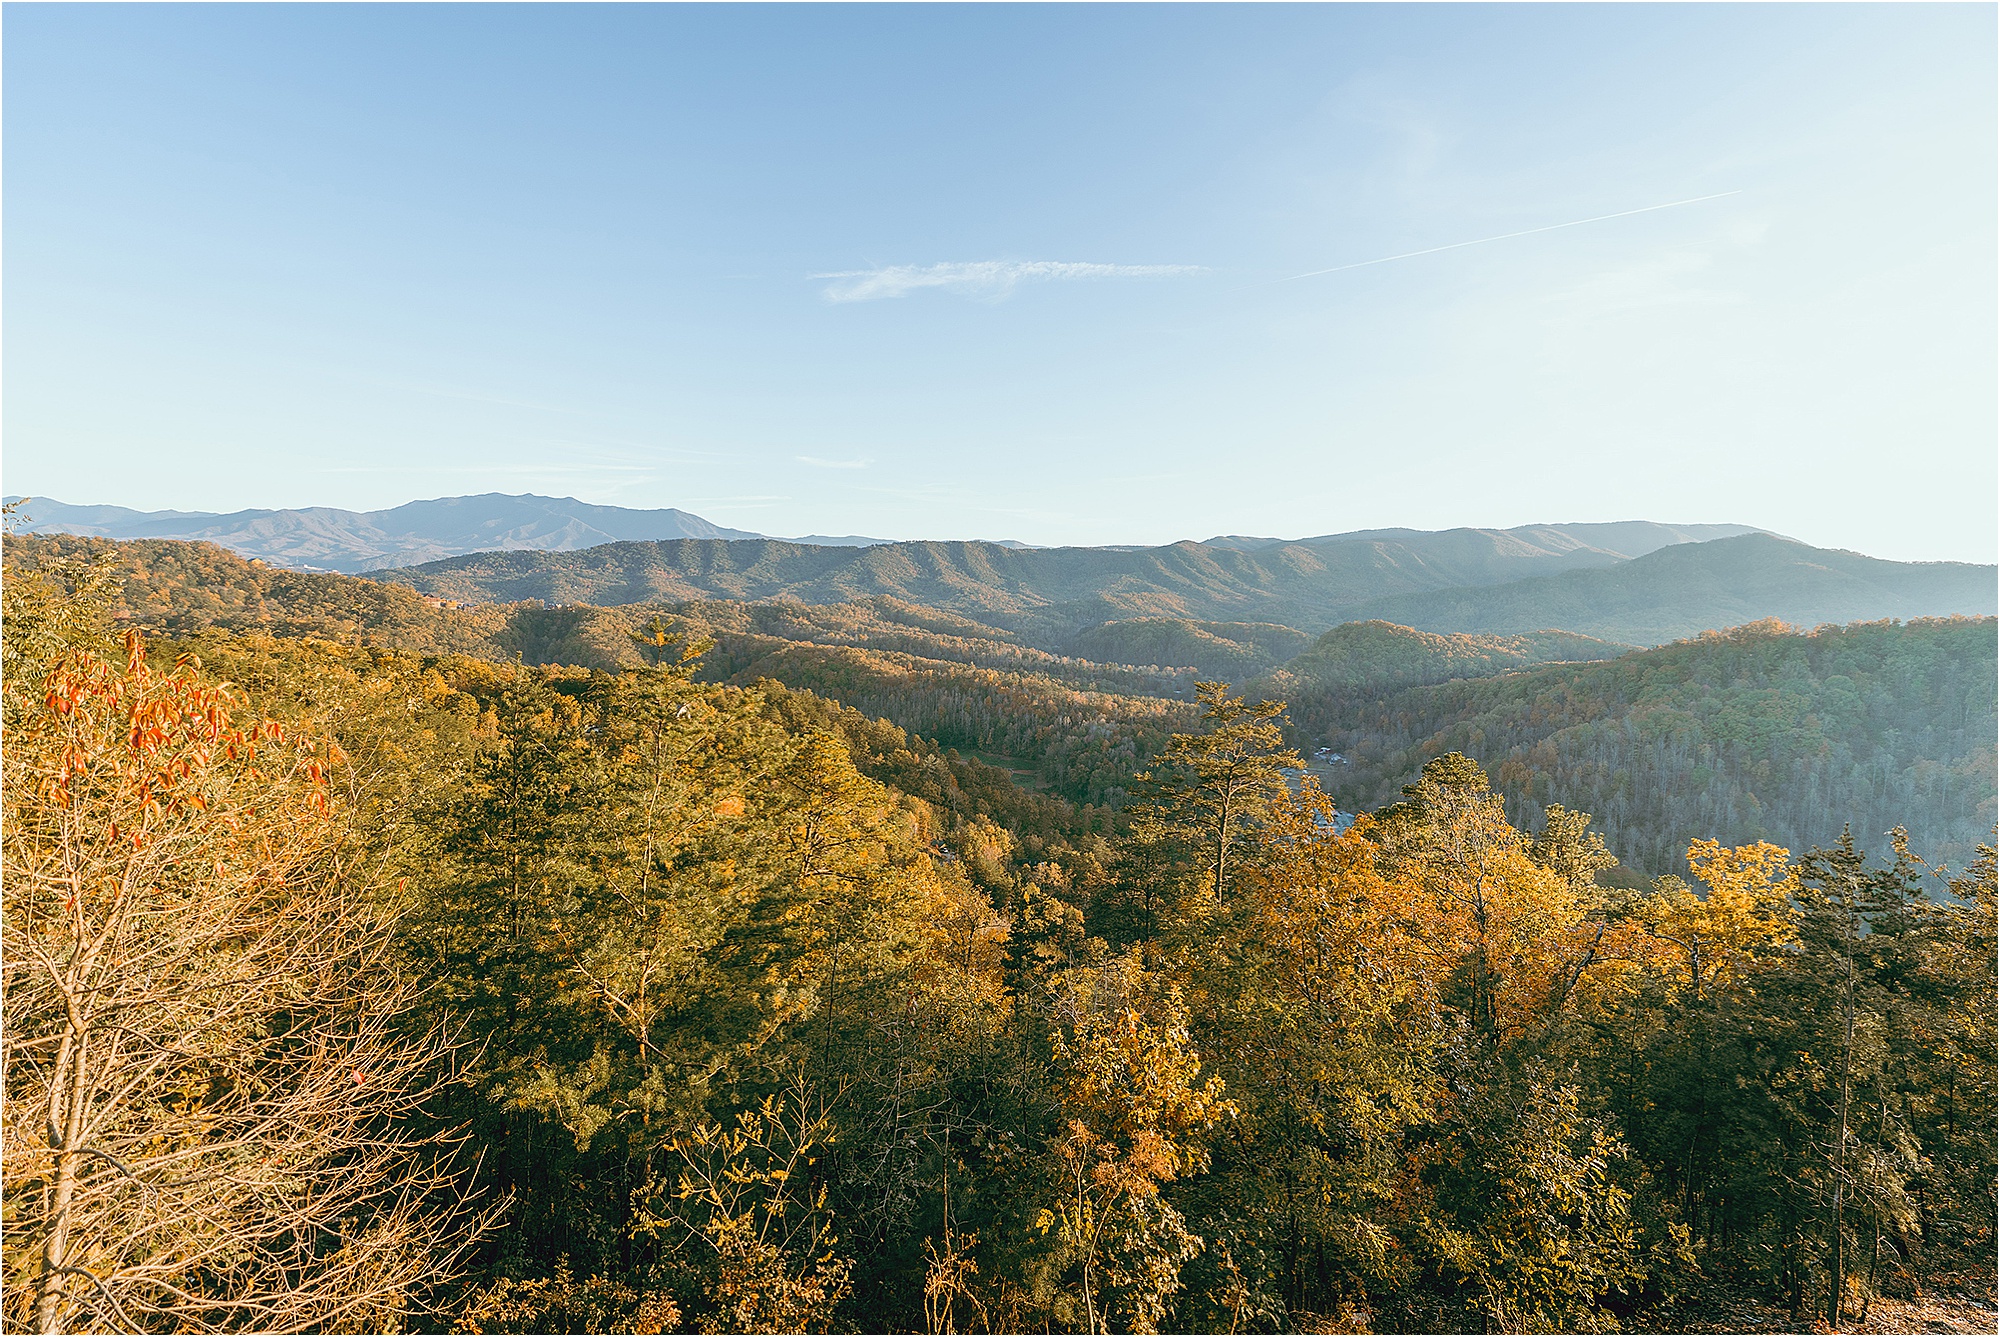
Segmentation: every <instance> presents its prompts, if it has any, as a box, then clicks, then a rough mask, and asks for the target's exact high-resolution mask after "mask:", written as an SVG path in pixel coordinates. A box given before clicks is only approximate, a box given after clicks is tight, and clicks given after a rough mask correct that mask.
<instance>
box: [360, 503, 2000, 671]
mask: <svg viewBox="0 0 2000 1337" xmlns="http://www.w3.org/2000/svg"><path fill="white" fill-rule="evenodd" d="M1995 577H1996V572H1995V568H1993V567H1991V566H1975V565H1972V564H1970V563H1960V562H1888V561H1880V560H1878V559H1875V558H1871V557H1863V556H1861V555H1859V554H1856V553H1841V552H1829V551H1826V550H1824V549H1819V548H1812V547H1809V546H1807V545H1806V544H1803V543H1798V542H1794V541H1793V540H1790V539H1781V538H1776V537H1774V536H1772V535H1768V534H1763V533H1748V534H1742V535H1738V536H1737V537H1734V538H1722V539H1713V540H1710V541H1708V542H1705V543H1677V544H1670V545H1668V546H1665V547H1661V548H1656V549H1655V550H1654V551H1652V552H1649V553H1647V554H1646V555H1644V556H1642V557H1636V558H1625V557H1621V556H1619V555H1617V554H1614V553H1610V552H1607V551H1605V550H1604V549H1601V548H1585V547H1576V548H1571V549H1569V550H1567V551H1561V552H1551V551H1549V550H1547V549H1545V548H1541V547H1538V546H1536V545H1534V544H1532V543H1529V542H1527V541H1525V540H1523V539H1522V538H1520V537H1519V536H1516V535H1509V534H1506V533H1502V532H1499V531H1487V530H1447V531H1444V532H1443V533H1439V534H1428V535H1425V534H1419V535H1415V536H1412V537H1411V538H1409V539H1407V540H1405V541H1402V542H1387V541H1381V540H1369V541H1363V540H1350V541H1343V542H1338V543H1322V544H1318V545H1307V544H1296V543H1293V544H1284V545H1281V546H1280V547H1277V548H1268V549H1264V550H1261V551H1257V552H1245V551H1241V550H1238V549H1231V548H1216V547H1210V546H1207V545H1204V544H1199V543H1177V544H1173V545H1171V546H1168V547H1164V548H1145V549H1136V550H1123V549H1107V548H1048V549H1036V550H1027V551H1022V550H1015V549H1008V548H1002V547H999V546H997V545H994V544H987V543H895V544H881V545H877V546H875V547H871V548H862V549H846V550H842V549H831V548H809V547H802V546H800V545H797V544H788V543H779V542H776V541H772V540H764V541H755V542H744V541H735V542H718V541H704V540H695V539H680V540H673V541H668V542H661V543H618V544H610V545H606V546H604V547H599V548H592V549H589V550H587V551H583V552H536V553H530V552H505V553H484V554H478V555H474V556H467V557H457V558H452V559H449V560H447V561H443V562H433V563H429V564H427V565H424V566H420V567H412V568H408V569H405V570H398V571H385V572H381V573H379V574H378V577H377V578H378V579H383V580H389V581H395V582H397V583H401V584H407V585H410V586H412V587H413V588H416V589H418V590H420V591H422V592H423V593H426V594H429V595H432V596H434V597H438V598H447V599H458V600H464V601H498V602H518V601H523V600H541V601H543V602H546V603H557V604H570V603H576V604H595V605H602V606H621V605H633V604H670V603H681V602H685V601H687V600H691V599H737V600H744V601H757V600H772V599H782V600H792V601H796V602H799V603H806V604H826V603H846V602H851V601H854V600H860V599H870V598H874V597H877V596H888V597H891V598H895V599H900V600H905V601H907V602H909V603H913V604H922V605H924V606H926V607H930V608H937V609H942V610H945V611H948V612H952V613H956V614H958V615H960V616H964V617H970V618H975V619H977V620H979V621H981V622H984V623H987V624H989V625H992V626H997V627H1003V628H1006V629H1009V630H1012V631H1016V632H1019V633H1020V634H1022V635H1023V636H1024V637H1026V638H1028V639H1030V640H1031V641H1033V642H1034V643H1037V644H1044V645H1050V646H1056V645H1064V644H1069V643H1071V642H1072V639H1073V638H1074V637H1075V636H1076V635H1077V634H1078V633H1080V632H1082V631H1083V630H1084V629H1086V628H1088V627H1092V626H1097V625H1100V624H1103V623H1108V622H1122V621H1128V620H1132V619H1147V618H1167V619H1187V620H1189V621H1194V622H1212V623H1248V622H1263V623H1277V624H1280V625H1281V626H1285V627H1290V628H1293V629H1295V630H1297V631H1302V632H1307V633H1310V634H1315V635H1316V634H1318V633H1319V632H1321V631H1324V630H1326V629H1327V628H1330V627H1332V626H1334V625H1335V624H1337V623H1342V622H1352V621H1357V620H1364V619H1372V618H1379V619H1384V620H1387V621H1391V622H1396V623H1400V624H1403V625H1406V626H1411V627H1416V628H1418V629H1420V630H1424V631H1431V632H1481V633H1492V634H1520V633H1524V632H1531V631H1541V630H1545V629H1552V628H1560V629H1562V630H1565V631H1571V632H1577V633H1580V634H1583V635H1586V636H1593V637H1597V638H1599V639H1601V640H1608V641H1617V642H1623V643H1626V644H1630V645H1657V644H1660V643H1662V642H1665V641H1670V640H1674V639H1676V638H1678V637H1682V636H1687V635H1691V634H1693V633H1695V632H1700V631H1705V630H1708V629H1710V628H1714V627H1725V626H1734V625H1739V624H1741V623H1745V622H1751V621H1756V620H1758V619H1761V618H1769V617H1775V618H1779V619H1781V620H1783V621H1786V622H1791V623H1801V624H1804V625H1808V626H1811V625H1817V624H1819V623H1821V622H1851V621H1857V620H1872V619H1879V618H1911V617H1930V616H1942V615H1949V614H1953V613H1964V614H1971V615H1990V614H1992V613H1994V612H1995V611H1996V606H1995V605H1996V599H2000V595H1997V594H1996V580H1995Z"/></svg>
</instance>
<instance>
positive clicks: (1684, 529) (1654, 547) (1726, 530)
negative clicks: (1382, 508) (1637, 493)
mask: <svg viewBox="0 0 2000 1337" xmlns="http://www.w3.org/2000/svg"><path fill="white" fill-rule="evenodd" d="M1768 532H1769V531H1768V530H1762V529H1758V528H1756V527H1754V526H1752V525H1665V524H1660V523H1658V522H1657V521H1653V520H1610V521H1592V522H1589V523H1584V524H1560V525H1553V524H1552V525H1517V526H1516V527H1514V528H1513V529H1444V530H1427V529H1355V530H1350V531H1348V532H1347V533H1344V534H1321V535H1320V536H1319V537H1317V538H1309V539H1274V538H1253V537H1249V536H1246V535H1242V534H1222V535H1218V536H1216V537H1215V538H1212V539H1209V540H1208V541H1207V546H1209V547H1211V548H1234V549H1235V550H1236V551H1238V552H1261V551H1262V550H1264V549H1266V548H1280V547H1283V546H1285V545H1286V544H1288V543H1297V544H1303V545H1305V546H1306V547H1318V546H1319V545H1321V544H1325V543H1401V542H1404V541H1406V540H1409V539H1412V538H1418V537H1424V536H1429V535H1436V534H1501V535H1505V536H1507V537H1508V538H1511V539H1516V540H1518V541H1520V542H1521V543H1524V544H1526V545H1528V546H1530V547H1532V548H1536V549H1539V550H1540V551H1543V552H1566V551H1573V550H1575V549H1579V548H1590V549H1595V550H1597V551H1600V552H1609V553H1615V554H1616V555H1618V556H1620V557H1644V556H1645V555H1646V554H1647V553H1649V552H1657V551H1658V550H1659V549H1661V548H1665V547H1670V546H1672V545H1673V544H1676V543H1706V542H1708V541H1709V540H1710V539H1727V538H1736V537H1738V536H1739V535H1742V534H1763V533H1768Z"/></svg>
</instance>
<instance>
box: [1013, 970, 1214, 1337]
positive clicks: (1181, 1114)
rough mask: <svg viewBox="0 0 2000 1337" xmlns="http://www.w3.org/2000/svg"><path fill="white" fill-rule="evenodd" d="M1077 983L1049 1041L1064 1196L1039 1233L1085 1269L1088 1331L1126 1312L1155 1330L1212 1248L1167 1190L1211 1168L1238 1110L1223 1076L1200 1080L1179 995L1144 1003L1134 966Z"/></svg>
mask: <svg viewBox="0 0 2000 1337" xmlns="http://www.w3.org/2000/svg"><path fill="white" fill-rule="evenodd" d="M1077 983H1078V984H1079V985H1081V986H1082V987H1081V988H1080V989H1079V990H1077V991H1076V992H1073V993H1072V994H1071V995H1070V997H1069V999H1068V1001H1067V1003H1066V1005H1065V1008H1064V1010H1065V1012H1067V1013H1068V1015H1067V1016H1066V1017H1065V1018H1064V1020H1065V1022H1066V1025H1065V1026H1064V1027H1063V1028H1061V1029H1059V1030H1058V1031H1057V1032H1056V1033H1055V1034H1054V1035H1053V1036H1051V1044H1052V1045H1053V1046H1054V1051H1055V1052H1054V1058H1055V1064H1056V1067H1057V1070H1058V1071H1059V1072H1060V1073H1061V1074H1062V1079H1061V1080H1062V1086H1061V1106H1060V1115H1059V1124H1060V1127H1059V1130H1058V1133H1057V1136H1056V1138H1055V1145H1054V1147H1053V1149H1052V1152H1053V1165H1054V1169H1055V1175H1056V1181H1057V1184H1058V1197H1057V1199H1056V1201H1055V1203H1054V1204H1053V1205H1052V1206H1050V1207H1048V1208H1045V1209H1044V1210H1043V1211H1042V1213H1041V1217H1040V1221H1039V1224H1040V1226H1041V1228H1042V1229H1043V1230H1044V1231H1047V1230H1049V1229H1050V1228H1052V1227H1053V1228H1055V1229H1056V1231H1057V1234H1058V1237H1059V1239H1060V1240H1061V1242H1062V1244H1063V1246H1064V1248H1065V1250H1066V1252H1067V1253H1068V1255H1069V1256H1070V1257H1071V1258H1073V1259H1074V1260H1075V1262H1076V1263H1077V1264H1078V1265H1079V1266H1080V1269H1081V1273H1082V1277H1081V1282H1082V1291H1083V1304H1084V1319H1085V1324H1086V1330H1087V1331H1089V1332H1093V1333H1095V1332H1103V1331H1106V1330H1107V1327H1106V1325H1107V1324H1108V1323H1109V1322H1110V1320H1111V1318H1112V1317H1113V1311H1114V1310H1118V1311H1121V1312H1120V1313H1119V1315H1118V1316H1119V1317H1122V1318H1123V1319H1124V1320H1125V1321H1126V1322H1127V1323H1129V1324H1130V1325H1131V1328H1132V1330H1133V1331H1135V1332H1152V1331H1154V1330H1155V1329H1156V1326H1157V1325H1158V1323H1159V1322H1160V1320H1161V1319H1162V1318H1163V1317H1165V1315H1166V1313H1167V1306H1168V1304H1169V1302H1170V1301H1171V1299H1172V1297H1173V1295H1174V1294H1175V1292H1176V1291H1178V1290H1179V1289H1180V1269H1181V1265H1182V1264H1183V1263H1185V1262H1186V1261H1187V1260H1188V1259H1190V1258H1192V1257H1193V1256H1194V1255H1195V1254H1196V1253H1198V1252H1200V1250H1201V1248H1202V1241H1201V1239H1200V1238H1199V1237H1198V1236H1196V1235H1194V1234H1193V1233H1192V1232H1191V1231H1189V1230H1188V1228H1187V1224H1186V1221H1185V1220H1184V1219H1183V1218H1182V1216H1181V1213H1180V1212H1179V1211H1177V1210H1176V1209H1175V1208H1174V1206H1173V1205H1172V1204H1171V1203H1170V1202H1168V1201H1167V1200H1166V1198H1165V1197H1164V1196H1163V1195H1162V1191H1161V1190H1162V1188H1163V1187H1164V1186H1165V1185H1166V1184H1169V1183H1171V1182H1173V1181H1174V1180H1177V1179H1181V1178H1184V1177H1186V1176H1188V1175H1191V1174H1196V1173H1199V1172H1200V1171H1202V1170H1205V1169H1207V1168H1208V1164H1209V1153H1208V1147H1207V1138H1208V1135H1209V1133H1210V1132H1211V1131H1213V1130H1214V1128H1215V1127H1216V1126H1217V1125H1218V1124H1220V1123H1221V1122H1222V1121H1224V1120H1225V1119H1228V1118H1230V1117H1231V1116H1232V1115H1234V1114H1235V1112H1236V1110H1235V1106H1234V1105H1233V1104H1232V1103H1231V1102H1230V1101H1228V1100H1226V1099H1224V1098H1223V1094H1222V1082H1221V1080H1220V1079H1219V1078H1217V1077H1215V1076H1212V1075H1211V1076H1210V1077H1208V1078H1207V1080H1205V1081H1203V1080H1201V1079H1200V1073H1201V1067H1202V1060H1201V1056H1200V1054H1198V1053H1197V1052H1196V1051H1195V1049H1194V1047H1193V1044H1192V1038H1191V1037H1190V1036H1189V1034H1188V1030H1187V1017H1186V1011H1185V1009H1184V1007H1183V1005H1182V1003H1181V1000H1180V997H1179V995H1178V994H1177V993H1175V992H1174V991H1172V990H1171V989H1169V990H1167V991H1165V992H1162V993H1158V994H1156V995H1155V996H1154V997H1152V998H1151V999H1150V1000H1142V999H1141V997H1139V996H1138V995H1139V994H1140V993H1141V991H1142V990H1144V989H1145V987H1146V986H1145V981H1144V977H1143V974H1142V973H1141V972H1140V971H1139V970H1138V969H1137V967H1136V964H1135V963H1133V962H1132V961H1130V960H1129V959H1127V960H1124V961H1120V962H1115V963H1113V964H1111V965H1110V966H1107V967H1106V968H1105V969H1104V970H1103V971H1102V972H1099V973H1098V974H1096V975H1095V976H1094V977H1088V976H1086V977H1085V978H1082V979H1079V980H1078V981H1077ZM1142 1008H1144V1009H1145V1011H1142ZM1146 1012H1151V1013H1152V1015H1150V1016H1149V1015H1146ZM1107 1291H1109V1292H1112V1294H1113V1299H1111V1300H1107V1299H1106V1298H1105V1292H1107Z"/></svg>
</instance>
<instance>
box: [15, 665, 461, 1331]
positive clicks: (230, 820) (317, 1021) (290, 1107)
mask: <svg viewBox="0 0 2000 1337" xmlns="http://www.w3.org/2000/svg"><path fill="white" fill-rule="evenodd" d="M21 678H22V672H21V670H20V669H18V668H17V669H16V673H15V676H14V677H13V678H12V679H10V680H9V681H8V683H7V684H6V693H5V695H6V718H7V731H8V745H7V748H6V756H5V768H6V783H5V801H4V802H5V808H4V819H0V827H4V851H5V888H6V891H5V920H4V932H5V967H4V970H5V974H4V987H5V995H6V1008H7V1024H6V1028H5V1047H4V1054H5V1083H6V1097H7V1100H6V1116H5V1137H6V1157H5V1165H6V1171H5V1175H6V1179H5V1193H6V1197H7V1201H8V1222H7V1228H6V1255H7V1260H6V1274H7V1279H8V1295H7V1302H6V1309H7V1313H8V1315H9V1319H10V1321H11V1322H12V1323H15V1324H18V1325H21V1326H34V1327H36V1328H38V1329H39V1330H40V1331H43V1332H58V1331H76V1330H83V1329H117V1330H130V1329H133V1328H140V1327H148V1328H149V1327H175V1328H180V1327H190V1328H196V1329H213V1328H218V1327H224V1326H249V1327H256V1328H259V1329H266V1330H289V1329H297V1328H304V1327H311V1326H329V1325H342V1324H345V1325H356V1326H369V1327H381V1328H388V1327H391V1326H393V1325H394V1324H396V1323H397V1322H399V1316H400V1315H402V1314H404V1313H406V1312H408V1311H409V1309H410V1308H411V1307H412V1306H413V1305H416V1304H418V1303H419V1302H420V1300H421V1293H422V1291H423V1290H424V1288H426V1287H427V1286H429V1285H431V1284H433V1283H435V1282H437V1281H440V1280H442V1279H444V1278H445V1277H447V1276H449V1275H450V1273H451V1271H452V1269H453V1267H454V1265H455V1263H456V1262H457V1260H459V1259H460V1257H461V1256H462V1255H463V1252H464V1250H465V1248H466V1246H467V1245H468V1244H469V1243H470V1242H471V1241H472V1240H474V1239H476V1237H477V1234H478V1232H479V1230H480V1228H481V1220H480V1219H479V1218H466V1217H464V1216H463V1215H462V1214H461V1213H460V1212H459V1210H458V1208H457V1202H458V1198H459V1194H458V1192H457V1191H456V1188H455V1180H454V1173H453V1169H452V1163H451V1143H450V1142H449V1140H447V1139H445V1138H443V1137H442V1136H441V1135H439V1134H437V1133H435V1132H434V1131H427V1129H429V1128H431V1127H434V1125H427V1124H426V1123H425V1122H424V1120H423V1118H422V1117H421V1116H422V1115H423V1112H424V1110H425V1108H426V1106H427V1105H428V1104H429V1103H430V1101H431V1100H432V1098H433V1097H434V1096H435V1095H436V1093H437V1092H438V1090H439V1089H440V1087H441V1085H443V1084H444V1083H446V1082H448V1081H450V1080H451V1079H452V1076H453V1071H452V1067H453V1065H452V1061H451V1060H452V1053H453V1045H452V1043H451V1041H450V1040H449V1038H448V1037H447V1036H446V1035H445V1034H442V1033H440V1032H439V1031H437V1030H431V1031H424V1030H422V1029H416V1030H412V1029H410V1027H409V1024H408V1023H409V1020H410V1017H411V1014H412V1012H413V1009H414V1004H415V1002H416V998H417V994H418V992H419V990H420V987H421V986H419V985H418V984H416V983H414V982H413V981H411V980H410V979H409V978H408V977H407V976H405V975H404V974H403V973H402V972H401V971H400V970H398V969H397V967H396V961H395V958H394V943H395V939H394V930H395V926H394V923H393V922H392V920H391V919H390V918H389V917H388V916H387V915H386V914H385V912H384V911H383V910H382V909H381V908H380V906H379V904H378V903H377V902H374V901H371V899H370V897H369V896H368V894H367V886H366V883H365V881H364V880H363V878H362V877H361V875H360V871H359V870H358V869H356V868H355V867H353V865H352V855H353V851H352V850H351V849H350V848H349V847H348V846H347V844H346V842H345V840H344V832H343V826H342V823H341V821H340V820H339V815H338V813H337V811H336V796H335V794H334V791H333V786H332V785H331V783H330V780H331V778H332V777H333V776H334V775H335V774H336V773H337V772H338V771H339V770H340V769H341V768H342V767H343V765H344V763H345V757H344V755H343V754H342V752H341V751H340V749H339V748H338V746H337V745H334V744H332V743H330V742H328V741H326V740H323V739H318V738H313V737H309V736H296V735H288V734H286V733H285V732H284V730H283V729H282V728H281V727H280V726H278V725H277V724H276V723H274V722H272V721H269V720H262V719H259V718H257V717H256V716H255V715H254V714H248V713H247V712H246V709H245V706H244V703H243V702H242V701H241V700H240V699H239V698H238V697H237V696H236V694H235V693H233V692H232V691H230V689H228V688H227V687H226V686H223V685H218V684H214V683H211V682H209V681H207V680H206V678H205V676H204V675H203V673H202V672H201V670H200V667H199V665H198V664H196V663H194V662H192V661H191V660H190V661H183V662H181V663H179V664H177V665H176V666H175V667H174V668H173V669H172V670H170V671H166V672H162V671H159V670H156V669H154V668H153V667H152V666H151V665H150V664H149V663H148V662H147V657H146V653H145V647H144V645H143V644H142V642H141V639H140V637H139V635H138V634H137V633H136V632H133V633H130V634H128V635H127V636H126V638H125V654H124V656H123V657H122V663H121V662H119V661H115V660H107V659H106V658H104V657H101V656H100V655H98V654H96V653H93V652H92V651H90V650H89V649H86V648H83V647H72V648H69V649H65V650H61V651H59V652H58V653H56V654H55V655H54V657H53V659H52V660H51V661H50V662H49V663H47V664H46V665H45V666H44V668H43V670H42V671H41V672H40V673H39V674H38V675H37V676H36V678H35V680H34V681H33V683H32V685H29V684H28V683H24V682H22V681H21Z"/></svg>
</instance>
